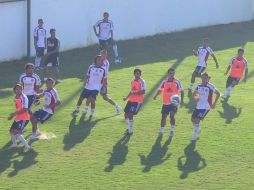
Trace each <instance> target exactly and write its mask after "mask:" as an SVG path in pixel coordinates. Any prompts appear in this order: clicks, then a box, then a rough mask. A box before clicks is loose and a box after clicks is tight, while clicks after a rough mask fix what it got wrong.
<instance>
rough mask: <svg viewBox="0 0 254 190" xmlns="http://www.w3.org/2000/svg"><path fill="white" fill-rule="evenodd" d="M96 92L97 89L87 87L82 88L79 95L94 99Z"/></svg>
mask: <svg viewBox="0 0 254 190" xmlns="http://www.w3.org/2000/svg"><path fill="white" fill-rule="evenodd" d="M98 93H99V91H98V90H88V89H86V88H84V90H83V91H82V92H81V94H80V97H82V98H89V97H92V98H93V99H95V100H96V97H97V95H98Z"/></svg>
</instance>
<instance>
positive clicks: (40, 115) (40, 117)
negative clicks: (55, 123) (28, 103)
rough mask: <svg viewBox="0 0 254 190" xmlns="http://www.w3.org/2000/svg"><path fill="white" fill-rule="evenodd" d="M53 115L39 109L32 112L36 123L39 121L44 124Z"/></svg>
mask: <svg viewBox="0 0 254 190" xmlns="http://www.w3.org/2000/svg"><path fill="white" fill-rule="evenodd" d="M52 115H53V114H51V113H48V112H46V111H45V110H43V109H39V110H37V111H36V112H34V114H33V116H34V117H35V118H36V119H37V121H40V122H41V123H44V122H45V121H47V120H48V119H49V118H51V116H52Z"/></svg>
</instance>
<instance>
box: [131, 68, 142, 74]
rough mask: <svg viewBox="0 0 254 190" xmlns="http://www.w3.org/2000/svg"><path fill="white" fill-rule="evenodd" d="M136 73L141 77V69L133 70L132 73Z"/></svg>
mask: <svg viewBox="0 0 254 190" xmlns="http://www.w3.org/2000/svg"><path fill="white" fill-rule="evenodd" d="M136 72H139V73H140V75H141V73H142V71H141V69H134V71H133V73H134V74H135V73H136Z"/></svg>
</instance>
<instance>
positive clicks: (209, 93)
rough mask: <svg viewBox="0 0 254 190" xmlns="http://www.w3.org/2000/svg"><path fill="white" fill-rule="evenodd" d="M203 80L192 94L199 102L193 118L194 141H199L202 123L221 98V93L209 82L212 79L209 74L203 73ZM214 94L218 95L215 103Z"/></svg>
mask: <svg viewBox="0 0 254 190" xmlns="http://www.w3.org/2000/svg"><path fill="white" fill-rule="evenodd" d="M201 79H202V83H201V84H199V85H198V86H197V87H196V89H195V91H194V92H193V94H192V97H193V99H194V100H195V101H197V106H196V109H195V110H194V111H193V113H192V118H191V120H192V123H193V126H194V132H193V135H192V140H193V141H195V140H197V138H198V135H199V133H200V130H201V127H200V121H201V120H203V119H204V118H205V116H206V115H207V113H208V112H209V111H210V109H214V108H215V106H216V103H217V101H218V99H219V97H220V92H219V91H218V90H217V89H216V87H215V86H214V85H213V84H211V83H210V82H209V79H210V77H209V75H208V74H207V73H203V74H202V75H201ZM213 94H215V95H216V97H215V100H214V102H213V100H212V98H213Z"/></svg>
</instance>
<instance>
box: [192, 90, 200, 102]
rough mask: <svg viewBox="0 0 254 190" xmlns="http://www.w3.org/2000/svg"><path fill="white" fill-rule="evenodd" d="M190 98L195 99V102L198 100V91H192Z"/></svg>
mask: <svg viewBox="0 0 254 190" xmlns="http://www.w3.org/2000/svg"><path fill="white" fill-rule="evenodd" d="M192 99H193V100H194V101H196V102H197V101H198V100H199V93H198V91H197V90H195V91H194V92H193V93H192Z"/></svg>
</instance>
